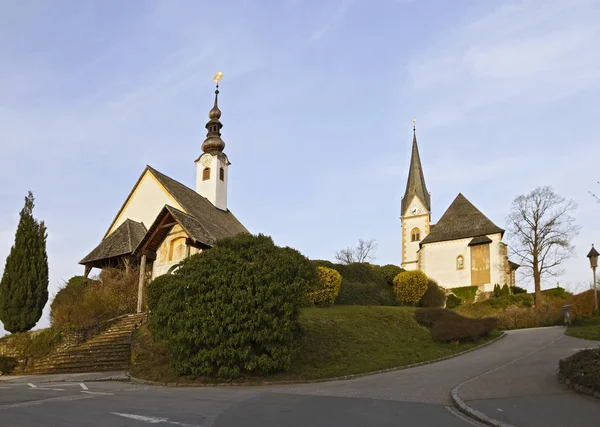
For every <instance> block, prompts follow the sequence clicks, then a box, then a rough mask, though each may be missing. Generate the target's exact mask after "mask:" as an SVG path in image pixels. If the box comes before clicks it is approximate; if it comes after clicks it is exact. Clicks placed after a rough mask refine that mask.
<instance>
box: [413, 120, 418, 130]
mask: <svg viewBox="0 0 600 427" xmlns="http://www.w3.org/2000/svg"><path fill="white" fill-rule="evenodd" d="M412 124H413V130H416V129H417V119H413V121H412Z"/></svg>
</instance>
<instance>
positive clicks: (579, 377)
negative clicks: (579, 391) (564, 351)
mask: <svg viewBox="0 0 600 427" xmlns="http://www.w3.org/2000/svg"><path fill="white" fill-rule="evenodd" d="M559 371H560V374H561V375H562V376H563V377H565V378H567V379H568V380H570V381H571V382H573V383H575V384H577V385H580V386H583V387H587V388H589V389H592V390H593V391H595V392H598V393H600V349H588V350H581V351H579V352H577V353H575V354H573V355H572V356H569V357H567V358H566V359H563V360H561V361H560V362H559Z"/></svg>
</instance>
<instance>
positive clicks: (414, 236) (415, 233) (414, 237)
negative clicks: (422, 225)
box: [410, 227, 421, 242]
mask: <svg viewBox="0 0 600 427" xmlns="http://www.w3.org/2000/svg"><path fill="white" fill-rule="evenodd" d="M410 236H411V237H410V240H411V241H412V242H418V241H419V240H421V230H419V229H418V228H417V227H415V228H413V229H412V231H411V232H410Z"/></svg>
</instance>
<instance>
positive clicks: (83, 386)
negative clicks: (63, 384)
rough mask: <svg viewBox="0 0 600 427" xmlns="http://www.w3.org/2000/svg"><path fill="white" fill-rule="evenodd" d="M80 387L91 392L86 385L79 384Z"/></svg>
mask: <svg viewBox="0 0 600 427" xmlns="http://www.w3.org/2000/svg"><path fill="white" fill-rule="evenodd" d="M79 385H80V386H81V388H82V389H84V390H89V388H87V386H86V385H85V384H84V383H79Z"/></svg>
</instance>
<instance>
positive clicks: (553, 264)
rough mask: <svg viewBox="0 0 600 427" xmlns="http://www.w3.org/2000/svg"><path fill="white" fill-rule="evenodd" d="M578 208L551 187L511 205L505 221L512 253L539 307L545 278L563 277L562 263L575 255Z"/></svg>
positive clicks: (522, 196)
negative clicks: (533, 288) (531, 285)
mask: <svg viewBox="0 0 600 427" xmlns="http://www.w3.org/2000/svg"><path fill="white" fill-rule="evenodd" d="M576 208H577V205H576V203H575V202H574V201H573V200H567V199H565V198H564V197H562V196H559V195H558V194H556V193H555V192H554V190H553V189H552V188H551V187H538V188H536V189H535V190H533V191H532V192H530V193H528V194H525V195H521V196H519V197H517V198H516V199H515V200H514V201H513V203H512V207H511V213H510V214H509V216H508V217H507V219H506V221H507V229H508V232H509V235H510V237H509V240H510V242H511V244H512V245H511V253H512V254H513V255H515V256H516V257H517V258H518V259H519V261H520V263H521V266H522V268H523V272H524V274H525V275H526V276H527V277H529V278H532V279H533V283H534V285H535V302H536V305H539V303H540V301H541V296H542V290H541V282H542V279H543V278H545V277H547V276H559V275H561V274H562V273H563V270H562V269H561V268H560V267H561V264H562V263H563V261H565V260H566V259H567V258H569V257H570V256H571V255H572V254H573V249H574V247H573V246H572V245H571V240H572V239H573V237H575V236H576V235H577V234H578V233H579V227H578V226H577V225H575V218H573V217H572V216H571V213H572V212H573V211H574V210H575V209H576Z"/></svg>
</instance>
